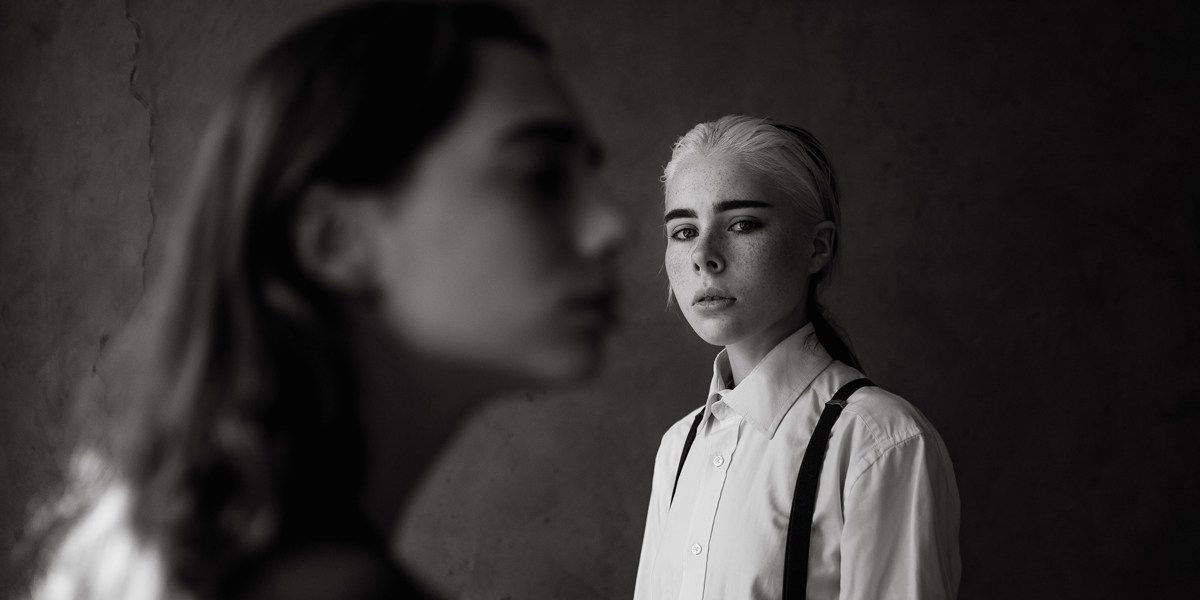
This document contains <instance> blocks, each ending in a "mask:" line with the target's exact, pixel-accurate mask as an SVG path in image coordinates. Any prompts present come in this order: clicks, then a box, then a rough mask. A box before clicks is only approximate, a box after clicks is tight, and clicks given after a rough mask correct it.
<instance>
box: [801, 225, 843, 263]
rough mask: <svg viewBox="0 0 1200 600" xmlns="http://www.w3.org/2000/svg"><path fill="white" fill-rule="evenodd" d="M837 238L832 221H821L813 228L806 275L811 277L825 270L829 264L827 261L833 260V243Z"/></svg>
mask: <svg viewBox="0 0 1200 600" xmlns="http://www.w3.org/2000/svg"><path fill="white" fill-rule="evenodd" d="M835 236H837V230H836V229H835V228H834V226H833V222H832V221H821V222H820V223H817V225H816V227H814V228H813V230H812V233H811V235H810V239H812V256H810V257H809V261H808V273H809V274H810V275H811V274H813V273H816V272H817V271H820V270H821V269H824V268H825V265H828V264H829V260H830V259H832V258H833V243H834V240H835V239H836V237H835Z"/></svg>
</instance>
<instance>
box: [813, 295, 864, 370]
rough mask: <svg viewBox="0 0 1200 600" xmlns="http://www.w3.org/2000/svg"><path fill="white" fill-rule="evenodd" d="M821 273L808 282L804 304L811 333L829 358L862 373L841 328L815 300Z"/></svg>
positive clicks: (860, 366) (860, 364)
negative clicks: (811, 328)
mask: <svg viewBox="0 0 1200 600" xmlns="http://www.w3.org/2000/svg"><path fill="white" fill-rule="evenodd" d="M822 273H823V272H822ZM822 273H818V274H816V275H813V278H812V279H811V280H809V286H808V299H807V300H806V301H805V303H804V310H805V312H806V313H807V314H808V321H809V322H810V323H812V325H813V333H814V334H815V335H816V336H817V342H819V343H820V344H821V346H822V347H823V348H825V351H826V352H828V353H829V356H830V357H832V358H833V359H834V360H840V361H842V363H843V364H847V365H850V366H851V367H854V368H855V369H858V370H859V371H862V370H863V368H862V363H860V362H858V356H857V355H855V354H854V349H853V348H851V347H850V344H849V342H848V341H847V339H846V337H845V335H844V333H843V332H842V329H841V327H838V326H837V324H836V323H835V322H834V321H833V320H832V319H831V318H830V317H829V314H828V313H826V312H825V307H824V306H821V303H820V302H819V301H818V300H817V284H818V283H819V282H820V280H819V279H818V277H819V276H820V275H821V274H822Z"/></svg>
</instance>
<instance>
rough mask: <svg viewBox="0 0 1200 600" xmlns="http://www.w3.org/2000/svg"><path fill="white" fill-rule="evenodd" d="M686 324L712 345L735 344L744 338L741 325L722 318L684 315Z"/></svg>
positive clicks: (744, 334)
mask: <svg viewBox="0 0 1200 600" xmlns="http://www.w3.org/2000/svg"><path fill="white" fill-rule="evenodd" d="M686 316H687V317H688V324H689V325H691V326H692V331H695V332H696V335H698V336H700V339H702V340H704V341H705V342H706V343H708V344H712V345H713V346H729V345H731V344H736V343H738V342H740V341H741V340H743V339H745V338H746V333H745V332H744V331H743V329H744V328H743V327H740V326H739V324H738V323H731V322H729V321H727V320H723V319H720V320H718V319H702V318H700V317H696V316H693V315H686Z"/></svg>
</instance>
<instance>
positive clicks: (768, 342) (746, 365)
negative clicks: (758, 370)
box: [725, 304, 808, 386]
mask: <svg viewBox="0 0 1200 600" xmlns="http://www.w3.org/2000/svg"><path fill="white" fill-rule="evenodd" d="M807 324H808V312H807V311H806V310H805V307H804V304H801V305H800V306H798V307H796V308H795V309H794V310H793V311H792V312H790V313H788V314H787V315H785V316H784V317H783V318H782V319H780V320H778V321H776V322H775V323H772V324H771V325H770V326H768V327H767V328H766V329H764V330H762V331H760V332H758V333H757V334H755V335H752V336H750V337H748V338H746V339H744V340H742V341H740V342H737V343H734V344H730V345H728V346H725V355H726V356H728V357H729V370H730V372H731V373H732V375H733V385H735V386H736V385H737V384H739V383H741V382H742V380H743V379H745V378H746V376H747V375H749V374H750V372H751V371H753V370H754V367H757V366H758V363H760V362H762V359H764V358H766V356H767V354H768V353H770V352H771V350H773V349H774V348H775V346H778V345H779V342H782V341H783V340H785V339H787V338H788V336H790V335H792V334H793V333H796V332H797V331H799V330H800V328H801V327H804V326H805V325H807Z"/></svg>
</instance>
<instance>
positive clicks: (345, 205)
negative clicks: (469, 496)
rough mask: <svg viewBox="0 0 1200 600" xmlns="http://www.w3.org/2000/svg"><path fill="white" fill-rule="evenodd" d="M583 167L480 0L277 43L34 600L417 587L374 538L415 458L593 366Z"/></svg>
mask: <svg viewBox="0 0 1200 600" xmlns="http://www.w3.org/2000/svg"><path fill="white" fill-rule="evenodd" d="M599 160H600V153H599V150H598V147H597V144H596V142H595V141H594V139H593V137H592V136H591V135H590V134H589V132H588V131H587V129H586V128H585V127H584V126H583V124H582V122H581V119H580V117H579V115H578V114H577V112H576V110H575V108H574V106H573V104H572V102H571V101H570V99H569V98H568V96H567V94H566V93H565V91H564V90H563V88H562V86H561V85H560V83H559V81H558V79H557V78H556V77H555V76H554V75H553V74H552V73H551V71H550V68H549V66H548V63H547V49H546V46H545V43H544V42H543V40H542V39H541V38H540V37H539V36H538V35H537V34H536V33H534V32H533V31H532V30H530V29H529V28H528V27H527V26H526V25H525V23H524V22H523V21H522V19H521V18H520V16H519V15H517V14H514V13H513V12H512V11H511V10H509V9H507V8H504V7H502V6H497V5H491V4H456V5H444V4H435V3H417V4H411V3H410V4H400V3H392V2H376V3H370V4H363V5H355V6H350V7H345V8H341V9H337V10H335V11H334V12H331V13H329V14H327V15H325V16H323V17H320V18H318V19H317V20H315V21H313V22H311V23H310V24H308V25H306V26H303V27H301V28H299V29H297V30H295V31H293V32H291V33H290V34H288V35H287V36H285V37H284V38H283V39H282V40H281V41H279V42H277V43H275V44H274V45H273V46H271V47H270V48H269V49H268V50H267V51H266V52H265V53H264V54H263V55H262V56H261V58H259V59H258V60H257V61H256V62H254V63H253V64H252V66H251V67H250V68H249V70H248V71H247V72H246V74H245V75H244V76H243V77H242V78H241V80H240V82H239V84H238V85H237V86H236V88H235V91H234V92H233V94H232V97H231V98H230V99H229V101H228V102H226V103H225V104H224V105H223V106H222V107H221V109H220V110H219V111H218V114H217V116H216V118H215V122H214V124H213V126H212V129H211V131H210V133H209V135H208V136H207V137H206V139H205V141H204V143H203V144H202V147H201V152H200V155H199V159H198V163H197V168H196V174H195V178H194V180H193V182H192V184H191V187H190V189H189V194H188V195H187V197H186V198H185V199H184V205H183V207H182V214H184V217H183V218H182V221H181V223H182V226H181V229H180V230H178V231H176V232H174V233H175V234H174V235H173V236H172V237H171V238H170V240H169V245H170V249H169V254H168V257H167V260H166V261H165V270H164V273H163V274H162V280H161V282H160V283H161V285H160V286H158V287H157V289H156V290H155V291H154V292H153V295H152V296H149V297H148V298H147V301H146V302H145V303H144V305H143V306H142V308H141V310H140V311H139V317H138V318H137V319H135V321H134V322H133V323H132V324H131V325H130V326H129V327H128V329H127V331H126V332H125V333H124V334H123V336H122V339H121V340H120V341H119V342H118V343H116V344H115V346H116V348H115V349H114V350H113V351H114V352H117V353H118V355H119V357H120V358H121V360H122V362H121V365H122V367H121V370H120V371H119V373H120V379H119V380H118V381H108V382H107V384H108V385H107V391H106V393H105V397H106V398H108V399H109V400H102V399H93V401H94V402H109V403H110V404H115V405H117V406H118V407H119V408H120V410H119V411H118V414H119V417H118V418H116V419H114V422H113V425H112V426H111V427H110V428H107V429H106V430H105V433H104V434H102V435H96V436H92V437H91V438H90V439H88V440H86V441H84V442H81V443H80V445H79V450H78V451H77V452H76V460H75V466H76V471H77V473H76V477H77V479H78V480H79V481H77V482H76V486H75V491H76V492H79V491H80V486H83V487H84V488H86V489H84V491H83V492H82V493H83V494H84V500H83V501H82V503H81V506H79V507H78V508H79V510H78V511H77V512H78V516H77V517H76V518H74V519H72V520H70V521H69V522H68V523H66V524H65V525H63V526H62V527H60V528H59V529H60V530H61V533H60V535H58V536H56V537H54V539H53V540H52V541H49V542H47V547H48V548H49V550H48V551H47V552H46V554H45V555H46V561H45V565H44V567H43V572H42V574H41V575H40V576H39V578H38V580H37V581H36V583H35V587H34V589H33V597H35V598H45V599H57V598H92V599H116V598H131V599H142V598H145V599H151V598H196V599H204V598H422V597H428V594H427V592H424V591H422V590H420V589H419V586H417V585H415V584H414V583H413V582H412V581H411V580H410V578H409V577H408V576H406V574H405V573H404V572H403V570H402V569H401V568H399V567H397V566H396V565H395V564H394V563H393V562H392V560H391V559H390V558H389V554H388V550H387V540H388V538H389V535H390V534H391V532H392V530H393V527H394V525H395V522H396V520H397V518H398V515H399V513H400V511H401V510H402V508H403V507H404V504H405V501H406V499H407V498H409V496H410V495H411V494H412V493H413V491H414V487H415V486H416V484H417V482H418V480H419V479H420V477H421V475H422V474H423V472H424V471H425V469H426V468H427V467H428V466H429V464H430V463H431V461H432V460H433V459H434V458H435V457H436V456H437V454H438V452H439V451H440V449H441V448H442V446H443V445H444V443H445V442H446V440H447V439H448V438H449V436H450V435H451V434H452V433H453V431H454V430H455V428H456V427H457V426H458V425H459V424H460V423H461V422H462V421H463V419H464V418H465V416H466V415H467V414H468V413H469V411H471V410H472V409H473V408H474V407H475V406H477V405H478V403H479V402H480V401H482V400H484V399H486V398H488V397H492V396H495V395H497V394H499V393H503V392H505V391H510V390H513V389H517V388H520V387H522V386H528V385H542V384H552V383H560V382H568V381H575V380H578V379H579V378H581V377H583V376H585V375H587V374H588V373H590V372H592V371H593V370H594V369H595V368H596V366H597V363H598V361H599V359H600V354H601V350H602V348H601V346H602V342H603V338H604V335H605V333H606V332H607V331H608V330H609V328H610V326H611V323H612V310H613V298H614V287H613V272H612V261H611V257H612V254H613V253H614V251H615V250H616V247H617V246H618V244H619V241H620V239H621V237H622V235H623V225H622V223H621V221H620V219H619V218H618V216H617V215H616V213H615V212H614V211H613V210H612V208H611V207H610V206H608V205H607V204H606V203H604V202H603V201H602V199H600V198H599V197H598V196H597V195H596V194H595V193H594V190H593V183H594V181H593V180H594V179H595V175H596V169H597V167H598V164H599ZM88 478H91V479H92V480H91V481H90V487H88V485H87V484H88V482H87V481H84V480H87V479H88ZM88 490H90V492H89V491H88Z"/></svg>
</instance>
